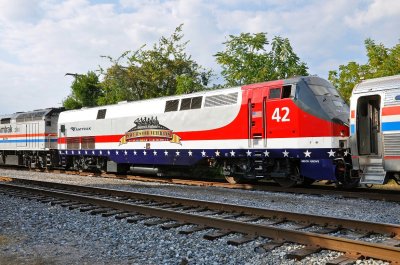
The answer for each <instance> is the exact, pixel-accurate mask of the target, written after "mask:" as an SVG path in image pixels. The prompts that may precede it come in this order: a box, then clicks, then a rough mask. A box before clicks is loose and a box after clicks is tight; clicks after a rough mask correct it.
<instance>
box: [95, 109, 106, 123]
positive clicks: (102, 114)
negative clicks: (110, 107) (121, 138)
mask: <svg viewBox="0 0 400 265" xmlns="http://www.w3.org/2000/svg"><path fill="white" fill-rule="evenodd" d="M106 112H107V109H99V111H97V119H98V120H101V119H104V118H105V117H106Z"/></svg>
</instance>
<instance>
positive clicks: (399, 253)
mask: <svg viewBox="0 0 400 265" xmlns="http://www.w3.org/2000/svg"><path fill="white" fill-rule="evenodd" d="M4 180H7V181H3V182H1V183H0V192H2V193H5V194H8V195H11V196H19V197H26V198H28V199H36V200H38V201H41V202H45V203H52V204H58V205H61V206H63V207H69V209H79V210H80V211H82V212H90V214H101V215H103V216H114V217H115V218H117V219H126V220H127V221H128V222H131V223H135V222H138V221H143V222H144V224H145V225H160V226H161V227H162V228H163V229H171V228H176V229H178V230H179V228H180V227H186V226H187V225H190V228H189V229H184V230H179V233H182V234H190V233H193V232H196V231H201V230H206V229H209V228H214V229H217V231H216V232H213V233H209V234H205V235H204V238H206V239H209V240H213V239H217V238H221V237H224V236H226V235H228V234H232V233H238V234H241V235H242V236H241V237H238V238H236V239H232V240H229V241H228V244H232V245H240V244H243V243H246V242H249V241H252V240H255V239H256V238H258V237H263V238H268V239H269V241H268V242H267V243H265V244H262V245H260V246H258V247H257V248H256V251H270V250H272V249H274V248H276V247H279V246H281V245H283V244H284V243H285V242H293V243H298V244H302V245H304V248H302V249H299V250H296V251H294V252H291V253H288V254H287V257H288V258H294V259H299V260H300V259H302V258H304V257H305V256H307V255H310V254H312V253H316V252H319V251H320V250H322V249H329V250H334V251H339V252H343V255H342V256H341V257H339V258H337V259H336V260H333V261H330V263H329V264H344V263H349V262H354V261H355V260H357V259H360V258H367V257H369V258H375V259H380V260H385V261H389V262H391V263H392V264H400V226H399V225H391V224H379V223H371V222H362V221H355V220H348V219H337V218H332V217H323V216H316V215H306V214H297V213H290V212H283V211H275V210H267V209H259V208H252V207H244V206H238V205H231V204H222V203H215V202H209V201H198V200H190V199H184V198H175V197H167V196H159V195H152V194H145V193H134V192H125V191H120V190H112V189H101V188H93V187H85V186H76V185H66V184H59V183H50V182H41V181H32V180H21V179H11V178H9V179H4ZM155 218H156V219H155ZM372 234H373V235H375V236H376V235H379V238H380V239H379V240H377V241H379V242H375V243H370V242H367V241H368V240H367V239H368V238H369V237H370V235H372ZM345 235H347V237H346V236H345ZM349 235H351V236H349Z"/></svg>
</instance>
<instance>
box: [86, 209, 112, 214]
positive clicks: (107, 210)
mask: <svg viewBox="0 0 400 265" xmlns="http://www.w3.org/2000/svg"><path fill="white" fill-rule="evenodd" d="M111 210H112V209H110V208H100V209H95V210H93V211H91V212H90V214H91V215H96V214H100V213H101V214H103V213H106V212H109V211H111Z"/></svg>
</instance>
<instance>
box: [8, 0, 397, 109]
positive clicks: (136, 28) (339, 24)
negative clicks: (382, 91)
mask: <svg viewBox="0 0 400 265" xmlns="http://www.w3.org/2000/svg"><path fill="white" fill-rule="evenodd" d="M180 24H183V34H184V39H185V40H188V41H189V43H188V44H187V53H188V54H190V55H191V56H192V58H193V59H194V60H195V61H197V62H198V63H199V64H200V65H202V66H204V67H206V68H208V69H212V70H213V71H214V73H215V74H216V76H217V78H216V80H214V83H218V82H220V81H218V75H220V71H221V69H220V67H219V66H218V65H217V63H216V61H215V57H214V56H213V55H214V54H216V53H217V52H219V51H223V50H224V45H223V44H222V43H223V42H224V41H226V40H227V37H228V36H229V35H239V34H240V33H242V32H249V33H257V32H267V36H268V38H269V40H271V39H272V38H273V37H274V36H278V35H279V36H281V37H284V38H288V39H289V40H290V43H291V45H292V47H293V49H294V51H295V53H296V54H297V55H298V56H299V57H300V59H301V60H302V61H304V62H305V63H306V64H307V66H308V67H309V70H308V71H309V73H310V74H313V75H318V76H320V77H323V78H327V77H328V73H329V71H330V70H336V69H338V67H339V65H341V64H347V63H348V62H349V61H355V62H358V63H361V64H364V63H366V62H367V57H366V52H365V47H364V41H365V39H366V38H372V39H373V40H374V41H375V42H376V43H382V44H384V45H385V46H386V47H389V48H390V47H393V46H394V45H396V44H397V43H399V41H400V1H398V0H329V1H320V0H308V1H307V0H246V1H245V0H119V1H111V0H12V1H10V0H0V115H1V114H10V113H14V112H18V111H29V110H34V109H41V108H47V107H59V106H61V105H62V101H63V100H64V99H65V98H66V97H67V96H68V95H69V94H70V92H71V88H70V86H71V83H72V81H73V77H72V76H65V73H81V74H84V73H87V72H88V71H92V70H98V69H99V67H100V66H101V67H103V68H104V67H107V66H109V61H108V60H106V59H104V58H102V57H101V56H102V55H107V56H111V57H113V58H117V57H119V56H120V55H121V54H122V53H123V52H125V51H128V50H137V49H138V48H140V47H141V46H142V45H143V44H147V45H149V46H150V47H151V46H152V45H153V44H154V43H157V42H158V41H159V39H160V37H161V36H165V37H168V36H170V35H171V34H172V33H173V32H174V30H175V28H176V27H177V26H179V25H180Z"/></svg>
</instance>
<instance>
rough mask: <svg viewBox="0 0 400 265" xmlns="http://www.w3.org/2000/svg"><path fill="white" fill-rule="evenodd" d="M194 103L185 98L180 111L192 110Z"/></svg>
mask: <svg viewBox="0 0 400 265" xmlns="http://www.w3.org/2000/svg"><path fill="white" fill-rule="evenodd" d="M191 102H192V99H191V98H184V99H182V102H181V109H180V110H187V109H190V103H191Z"/></svg>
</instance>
